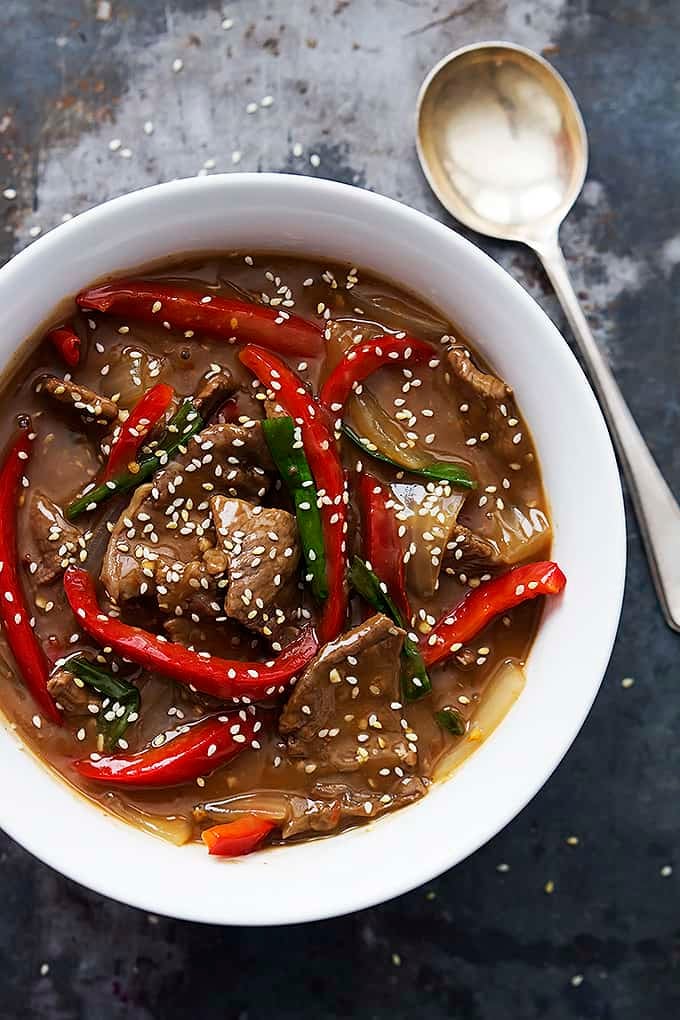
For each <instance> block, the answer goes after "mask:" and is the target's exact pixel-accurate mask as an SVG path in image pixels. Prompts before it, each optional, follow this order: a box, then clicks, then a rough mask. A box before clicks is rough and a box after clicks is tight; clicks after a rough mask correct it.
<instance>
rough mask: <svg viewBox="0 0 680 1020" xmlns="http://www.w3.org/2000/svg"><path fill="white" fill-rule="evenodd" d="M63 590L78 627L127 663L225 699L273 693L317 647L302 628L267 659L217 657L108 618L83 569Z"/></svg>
mask: <svg viewBox="0 0 680 1020" xmlns="http://www.w3.org/2000/svg"><path fill="white" fill-rule="evenodd" d="M64 590H65V592H66V597H67V599H68V601H69V604H70V606H71V609H72V610H73V612H74V613H75V615H76V617H77V618H78V622H79V624H80V626H81V627H82V628H83V630H84V631H85V632H86V633H87V634H89V635H90V637H93V638H94V639H95V640H96V641H98V642H99V643H100V644H101V645H104V646H106V645H108V646H110V647H111V648H112V649H113V651H114V652H116V653H117V654H118V655H122V656H123V658H125V659H128V660H129V661H130V662H136V663H137V664H138V665H139V666H145V667H146V668H147V669H151V670H155V672H157V673H160V674H161V675H162V676H167V677H170V678H171V679H172V680H177V681H179V683H182V684H189V685H191V686H192V687H195V688H196V689H197V690H199V691H203V693H204V694H211V695H212V696H213V697H215V698H222V699H223V700H224V699H228V698H234V699H238V698H248V699H250V700H252V701H257V700H261V699H263V698H268V697H271V696H273V695H274V694H276V693H277V692H278V691H279V690H280V689H282V688H283V687H284V686H285V685H287V684H288V683H289V682H290V680H292V678H293V677H294V676H296V675H299V674H300V672H301V671H302V670H303V669H304V668H305V666H307V665H308V664H309V663H310V662H311V660H312V659H313V658H314V656H315V655H316V652H317V649H318V647H319V643H318V641H317V639H316V636H315V634H314V631H313V630H312V628H311V627H306V628H305V629H304V630H303V631H302V633H301V634H300V636H299V637H298V638H296V640H295V641H293V642H291V644H289V645H287V646H286V647H285V648H284V650H283V651H282V652H281V653H280V654H279V656H278V657H277V658H276V659H274V660H273V661H272V662H270V663H266V662H241V661H240V660H238V659H236V660H231V659H220V658H218V657H217V656H214V655H213V656H211V655H208V654H207V653H206V652H193V651H191V649H189V648H185V646H184V645H181V644H179V643H177V642H174V641H164V640H163V639H162V638H159V637H158V636H157V635H156V634H151V633H149V631H146V630H142V629H141V627H133V626H131V625H130V624H128V623H123V621H122V620H119V619H117V618H116V617H113V616H106V615H105V614H104V613H102V611H101V609H100V608H99V605H98V603H97V596H96V593H95V588H94V583H93V581H92V578H91V577H90V575H89V574H88V573H87V571H86V570H81V569H80V568H79V567H69V568H68V569H67V570H66V572H65V573H64Z"/></svg>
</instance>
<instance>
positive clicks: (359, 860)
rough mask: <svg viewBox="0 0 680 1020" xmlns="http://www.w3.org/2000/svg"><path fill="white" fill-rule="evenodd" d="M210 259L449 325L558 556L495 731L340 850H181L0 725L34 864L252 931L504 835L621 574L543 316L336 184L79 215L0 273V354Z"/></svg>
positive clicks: (255, 187) (542, 773)
mask: <svg viewBox="0 0 680 1020" xmlns="http://www.w3.org/2000/svg"><path fill="white" fill-rule="evenodd" d="M206 249H213V250H214V249H239V250H245V251H248V250H251V251H265V250H267V249H269V250H274V251H279V252H280V251H289V252H300V253H302V254H307V255H310V254H311V255H319V256H322V257H327V258H329V259H340V260H346V261H348V262H351V263H352V264H356V265H358V266H364V267H366V268H367V269H372V270H374V271H375V272H377V273H380V274H382V275H384V276H386V277H388V278H390V279H392V280H394V281H395V282H397V283H400V284H403V285H405V286H406V287H408V288H410V289H411V290H413V291H415V292H416V293H417V294H420V295H422V297H423V298H424V299H425V300H426V301H428V302H431V303H432V304H433V305H434V306H435V307H436V308H438V309H440V310H441V311H442V312H443V313H444V315H445V316H448V317H450V318H451V319H453V320H454V322H457V323H458V324H459V325H460V326H461V327H462V328H463V330H464V331H465V332H466V333H467V335H468V336H469V337H470V338H471V340H472V341H473V342H474V344H475V345H476V346H477V347H478V348H479V350H480V351H481V352H482V353H483V355H484V356H485V357H487V358H488V359H489V361H490V362H491V364H492V365H493V366H494V367H495V368H496V369H498V371H499V372H500V374H501V375H502V376H503V377H504V378H506V379H507V380H509V382H510V383H511V384H512V386H513V387H514V388H515V390H516V393H517V397H518V400H519V405H520V407H521V408H522V411H523V413H524V415H525V416H526V419H527V421H528V423H529V426H530V428H531V431H532V433H533V436H534V439H535V441H536V445H537V448H538V454H539V457H540V460H541V464H542V467H543V474H544V480H545V485H546V489H547V492H548V495H549V498H550V501H551V505H552V514H553V523H554V529H555V543H554V557H555V559H557V560H558V561H559V563H560V564H561V566H562V567H563V569H564V570H565V573H566V574H567V578H568V584H567V588H566V591H565V593H564V595H563V596H562V597H561V598H560V599H559V600H556V601H555V602H551V603H550V605H548V606H547V608H546V611H545V614H544V617H543V621H542V624H541V627H540V630H539V633H538V636H537V638H536V641H535V644H534V647H533V649H532V651H531V655H530V657H529V662H528V666H527V670H526V674H527V684H526V687H525V690H524V692H523V694H522V695H521V697H520V699H519V700H518V702H517V703H516V704H515V705H514V707H513V708H512V710H511V711H510V713H509V714H508V716H507V718H506V719H505V720H504V721H503V722H502V724H501V725H500V726H499V728H498V729H497V730H496V731H495V732H494V733H493V734H492V735H491V737H490V738H489V739H488V740H487V741H486V742H485V743H483V744H482V745H481V746H480V748H479V750H478V751H476V752H475V754H473V755H472V757H471V758H469V759H468V761H467V762H466V763H465V764H464V765H463V766H462V768H460V770H459V771H458V772H456V773H455V774H454V775H453V776H452V777H451V778H450V779H448V780H446V781H444V782H441V783H439V784H436V785H435V786H434V788H433V789H432V791H431V792H430V793H429V794H428V796H427V797H425V798H424V799H423V800H422V801H420V802H418V803H416V804H414V805H412V806H410V807H407V808H406V809H404V810H402V811H399V812H397V813H395V814H393V815H390V816H387V817H384V818H382V819H380V820H376V822H374V823H373V824H371V825H368V826H365V827H362V828H360V829H357V830H354V831H350V832H346V833H344V834H341V835H339V836H335V837H333V838H331V839H324V840H320V841H316V842H311V843H306V844H302V845H298V846H291V847H287V848H283V849H274V850H272V851H269V852H264V853H259V854H254V855H252V856H250V857H244V858H241V859H239V860H236V861H220V860H216V859H215V858H210V857H209V856H208V854H207V853H206V851H205V849H204V848H203V847H201V846H196V845H192V846H186V847H180V848H177V847H174V846H172V845H170V844H168V843H165V842H163V841H161V840H160V839H156V838H154V837H152V836H150V835H147V834H145V833H144V832H142V831H140V830H138V829H135V828H133V827H132V826H128V825H126V824H125V823H123V822H121V821H118V820H117V819H116V818H114V817H112V816H110V815H107V814H105V813H104V812H103V811H102V810H100V809H98V808H97V807H94V806H93V805H92V804H90V803H89V802H88V801H86V800H85V799H84V798H82V797H80V796H77V795H75V794H74V793H73V792H72V791H71V790H70V789H69V788H68V787H67V786H66V784H64V783H62V782H61V781H60V780H59V779H58V778H56V776H54V775H53V774H52V773H51V772H49V771H48V770H46V769H45V768H44V767H43V766H42V765H41V764H40V763H39V762H38V761H37V760H36V759H34V757H33V756H32V755H31V754H27V753H25V752H22V751H21V750H20V749H18V748H17V739H16V737H15V736H14V735H13V734H12V732H11V731H10V730H9V728H7V727H4V726H0V774H2V775H4V776H7V777H9V778H8V783H7V784H6V791H5V795H4V796H3V797H2V798H1V800H0V825H1V826H2V828H3V829H4V830H5V831H6V832H7V833H9V835H10V836H12V837H13V838H14V839H16V840H17V841H18V842H19V843H21V844H22V845H23V846H24V847H26V849H28V850H29V851H31V853H33V854H35V855H36V856H37V857H39V858H40V859H41V860H43V861H45V863H47V864H49V865H51V866H52V867H53V868H56V869H57V870H58V871H61V872H63V874H65V875H68V877H69V878H72V879H75V880H76V881H77V882H81V883H82V884H83V885H86V886H89V887H90V888H91V889H95V890H97V891H98V892H100V893H104V894H105V895H107V896H112V897H114V898H115V899H117V900H122V901H123V902H125V903H129V904H133V905H135V906H137V907H142V908H143V909H145V910H149V911H153V912H155V913H159V914H169V915H172V916H175V917H178V918H186V919H188V920H192V921H208V922H216V923H222V924H243V925H251V924H253V925H254V924H279V923H285V922H296V921H309V920H312V919H317V918H324V917H331V916H333V915H336V914H343V913H346V912H348V911H351V910H357V909H359V908H361V907H367V906H370V905H371V904H374V903H377V902H380V901H382V900H386V899H389V898H390V897H392V896H396V895H398V894H399V893H403V892H406V891H407V890H409V889H412V888H413V887H414V886H417V885H419V884H420V883H422V882H426V881H428V880H430V879H432V878H433V877H434V876H436V875H438V874H439V873H440V872H442V871H445V870H446V869H447V868H450V867H452V865H454V864H457V863H458V862H459V861H461V860H463V858H465V857H466V856H467V855H468V854H470V853H472V852H473V851H474V850H476V849H477V848H478V847H479V846H481V845H482V844H483V843H484V842H486V840H488V839H489V838H490V837H491V836H493V835H494V834H495V833H496V832H498V830H499V829H501V828H502V827H503V826H504V825H505V824H506V823H507V822H509V821H510V819H511V818H513V816H514V815H516V814H517V813H518V812H519V811H520V810H521V809H522V808H523V807H524V806H525V805H526V803H527V802H528V801H529V800H530V798H531V797H533V796H534V794H535V793H536V792H537V790H538V789H539V788H540V787H541V786H542V784H543V783H544V782H545V781H546V779H547V778H548V776H549V775H550V774H551V772H552V771H553V769H554V768H555V767H556V765H557V764H558V762H559V761H560V759H561V758H562V756H563V755H564V753H565V752H566V750H567V748H568V747H569V745H570V744H571V742H572V741H573V740H574V738H575V736H576V734H577V733H578V730H579V728H580V727H581V725H582V723H583V721H584V719H585V716H586V713H587V712H588V709H589V708H590V705H591V703H592V701H593V698H594V697H595V694H596V693H597V690H598V687H599V685H600V682H601V680H602V676H603V674H604V671H605V668H606V666H607V662H608V660H609V655H610V652H611V647H612V643H613V641H614V636H615V633H616V627H617V623H618V619H619V612H620V608H621V600H622V595H623V584H624V571H625V524H624V513H623V503H622V497H621V487H620V483H619V475H618V471H617V467H616V462H615V459H614V454H613V451H612V447H611V443H610V441H609V436H608V434H607V431H606V428H605V424H604V421H603V419H602V415H601V414H600V411H599V408H598V406H597V403H596V402H595V398H594V396H593V394H592V392H591V390H590V387H589V386H588V384H587V382H586V379H585V377H584V375H583V373H582V372H581V369H580V368H579V366H578V364H577V362H576V360H575V359H574V357H573V355H572V354H571V352H570V351H569V348H568V347H567V344H566V343H565V342H564V340H563V338H562V337H561V336H560V334H559V333H558V332H557V330H556V329H555V327H554V326H553V325H552V323H551V322H550V321H549V319H548V318H547V317H546V316H545V315H544V313H543V312H542V311H541V309H540V308H539V307H538V305H537V304H535V302H534V301H533V300H532V299H531V298H530V297H529V296H528V295H527V294H526V293H525V292H524V291H523V290H522V288H521V287H520V286H518V284H516V283H515V282H514V281H513V280H512V279H511V278H510V277H509V276H508V275H507V274H506V273H505V272H504V271H503V270H502V269H500V268H499V266H497V265H496V263H495V262H493V261H492V260H491V259H490V258H488V257H487V256H486V255H485V254H484V253H483V252H481V251H480V250H479V249H478V248H475V247H474V246H473V245H472V244H470V243H469V242H468V241H466V240H464V239H463V238H462V237H459V236H458V235H457V234H455V233H454V232H453V231H451V230H449V229H447V228H446V227H444V226H442V225H441V224H439V223H436V222H435V221H434V220H432V219H429V218H428V217H427V216H424V215H422V213H419V212H415V211H413V210H412V209H409V208H407V207H406V206H403V205H400V204H398V203H397V202H394V201H391V200H390V199H386V198H381V197H380V196H378V195H374V194H371V193H370V192H368V191H361V190H358V189H356V188H352V187H348V186H346V185H343V184H334V183H331V182H327V181H321V180H315V179H310V178H305V177H293V176H288V175H277V174H236V175H229V176H213V177H208V178H202V179H198V178H192V179H191V180H184V181H175V182H173V183H170V184H161V185H158V186H156V187H152V188H148V189H146V190H144V191H138V192H135V193H134V194H131V195H126V196H125V197H123V198H117V199H115V200H114V201H112V202H107V203H106V204H105V205H101V206H98V207H97V208H95V209H91V210H90V211H89V212H86V213H83V214H82V215H81V216H78V217H77V218H76V219H74V220H72V221H70V222H68V223H66V224H64V225H63V226H60V227H57V229H55V230H53V231H52V232H51V233H49V234H47V235H46V236H45V237H43V238H41V239H40V240H38V241H36V242H34V243H33V244H32V245H31V246H30V247H29V248H27V249H26V250H25V251H23V252H21V254H19V255H17V257H16V258H14V259H13V260H12V261H11V262H10V263H9V264H8V265H6V266H5V267H4V268H3V269H2V270H0V307H1V308H2V309H3V324H2V327H3V328H2V331H1V332H0V361H1V362H2V363H6V362H7V361H8V360H9V359H10V358H11V356H12V354H13V352H14V351H15V349H16V348H17V346H18V345H19V344H21V342H22V340H23V339H24V338H25V337H26V336H28V335H29V334H31V333H32V332H33V331H34V330H35V329H36V328H37V327H38V326H39V325H40V324H41V323H42V322H43V321H44V320H45V319H46V318H47V317H48V316H49V315H50V314H51V313H52V311H53V309H54V308H55V306H56V305H57V304H58V303H59V302H60V301H61V300H62V299H63V297H64V296H65V295H69V294H73V293H75V292H76V291H77V290H79V289H80V288H81V287H83V286H84V285H85V284H87V283H89V282H90V281H92V280H95V279H96V278H97V277H99V276H101V275H103V274H105V273H109V272H113V271H117V270H125V269H126V268H129V267H135V266H139V265H140V264H142V263H144V262H147V261H151V260H154V259H158V258H159V257H162V256H166V255H168V254H172V253H177V252H194V251H195V252H200V251H202V250H206ZM592 522H596V525H595V526H594V527H593V526H592ZM603 796H605V795H604V794H603ZM50 820H51V823H52V824H48V821H50ZM55 823H56V824H55Z"/></svg>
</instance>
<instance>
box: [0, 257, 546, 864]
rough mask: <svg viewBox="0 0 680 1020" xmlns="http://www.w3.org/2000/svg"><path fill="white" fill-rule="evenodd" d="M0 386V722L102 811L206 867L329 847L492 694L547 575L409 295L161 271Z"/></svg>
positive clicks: (291, 265) (503, 438) (382, 288)
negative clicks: (271, 848)
mask: <svg viewBox="0 0 680 1020" xmlns="http://www.w3.org/2000/svg"><path fill="white" fill-rule="evenodd" d="M2 399H3V405H4V408H5V411H4V414H3V419H2V421H3V425H2V428H3V434H2V443H3V445H4V453H3V454H2V463H1V466H0V620H1V622H2V644H1V645H0V667H2V682H1V685H0V692H1V693H0V706H1V707H2V709H3V712H4V714H5V716H6V718H7V719H8V720H9V723H10V725H11V726H12V727H13V728H14V729H16V731H17V732H18V734H19V735H20V737H21V738H22V739H23V741H24V742H25V743H26V744H27V746H28V747H29V748H30V749H31V750H32V751H33V752H34V753H35V754H36V755H37V756H38V757H39V758H40V759H41V760H43V761H45V762H46V763H47V764H48V765H49V766H50V767H51V768H52V769H54V770H55V771H56V772H57V773H59V774H60V775H61V776H62V777H63V778H64V779H65V780H66V781H67V782H68V783H70V784H71V785H72V786H73V787H75V788H76V789H77V790H78V791H80V792H81V793H82V794H84V795H85V796H87V797H88V798H90V799H91V800H93V801H95V802H96V803H98V804H99V805H101V806H103V807H105V808H106V809H107V810H109V811H111V812H112V813H114V814H116V815H117V816H119V817H121V818H123V819H125V820H127V821H129V822H131V823H133V824H135V825H138V826H141V827H143V828H144V829H146V830H148V831H150V832H153V833H156V834H158V835H161V836H164V837H165V838H167V839H170V840H172V841H174V842H175V843H177V844H183V843H187V842H191V841H198V842H199V843H200V842H201V841H202V843H203V844H204V845H205V847H206V848H207V851H208V852H209V853H210V854H214V855H218V856H225V857H235V856H239V855H242V854H246V853H250V852H252V851H254V850H257V849H261V848H263V847H265V846H268V845H271V844H272V843H274V844H276V843H288V842H290V841H294V842H295V841H298V840H300V839H305V838H311V837H317V836H319V835H321V834H330V833H336V832H339V831H341V830H343V829H345V828H347V827H350V826H356V825H359V824H362V823H366V822H369V821H371V820H373V819H376V818H378V817H379V816H380V815H382V814H383V813H386V812H390V811H393V810H395V809H397V808H400V807H402V806H404V805H406V804H409V803H411V802H413V801H416V800H418V799H419V798H421V797H423V796H424V795H425V794H426V793H427V790H428V788H429V787H430V786H431V785H432V783H433V782H434V781H436V780H437V779H438V778H439V777H441V776H444V775H446V774H448V773H449V772H450V771H451V769H452V768H453V767H454V766H455V765H456V764H457V763H459V762H460V761H461V760H462V759H463V758H464V757H465V756H466V755H467V754H468V753H470V751H471V750H473V749H474V748H475V747H478V746H479V745H480V743H481V742H482V741H483V740H484V739H485V738H486V737H488V736H489V734H490V733H491V731H492V729H493V728H494V726H495V725H496V724H497V723H498V722H499V721H500V719H501V718H502V716H503V715H504V714H505V712H506V711H507V710H508V708H509V707H510V705H511V704H512V702H513V700H514V699H515V698H516V697H517V696H518V694H519V692H520V691H521V687H522V667H523V665H524V663H525V660H526V657H527V654H528V652H529V650H530V646H531V643H532V640H533V638H534V635H535V633H536V630H537V628H538V626H539V623H540V617H541V612H542V607H543V604H544V602H545V599H544V596H556V595H559V593H560V592H561V591H562V589H563V587H564V585H565V577H564V574H563V573H562V571H561V570H560V568H559V567H558V566H557V564H556V563H554V562H552V561H551V560H550V547H551V526H550V519H549V512H548V504H547V501H546V497H545V494H544V492H543V488H542V483H541V475H540V468H539V464H538V462H537V458H536V452H535V449H534V446H533V443H532V439H531V436H530V434H529V432H528V430H527V427H526V425H525V424H524V422H523V420H522V415H521V412H520V410H519V409H518V407H517V404H516V402H515V398H514V396H513V391H512V389H511V388H510V386H508V385H507V384H506V383H505V382H504V381H503V380H502V379H500V378H498V377H497V376H495V375H493V374H492V372H491V371H490V369H489V366H487V365H486V364H485V363H484V362H483V360H482V359H481V358H480V356H479V355H478V354H477V352H475V351H474V350H473V349H472V348H471V346H470V344H469V343H468V341H467V340H466V339H465V338H464V337H463V336H462V335H461V333H460V332H459V331H458V330H456V329H455V328H454V327H453V326H452V325H451V324H450V323H448V322H446V321H444V320H442V318H441V316H440V315H439V314H438V313H437V312H436V311H434V310H432V309H431V308H429V307H428V306H427V305H425V304H423V303H422V302H421V301H420V300H419V299H417V298H416V297H414V296H413V295H412V294H410V293H408V292H405V291H403V290H401V289H400V288H398V287H396V286H394V285H393V284H391V283H389V282H386V281H384V280H382V279H379V278H378V277H375V276H372V275H371V274H368V273H365V272H363V271H359V270H358V269H356V268H355V267H350V266H346V265H338V264H330V263H327V262H320V260H318V259H316V260H311V259H302V258H298V257H292V256H285V255H269V254H261V255H257V254H252V255H251V254H248V255H245V254H243V253H229V254H226V255H217V256H215V255H210V256H205V257H203V258H202V259H200V260H194V261H187V262H177V261H175V262H168V263H167V264H165V265H163V266H160V267H159V266H154V267H150V268H148V269H147V270H143V271H140V272H138V273H136V274H135V276H134V278H115V279H110V280H107V281H103V282H97V283H95V284H94V285H93V286H92V287H89V288H87V289H85V290H83V291H82V292H81V293H79V294H78V295H76V296H75V298H73V299H69V300H68V301H65V302H64V303H63V305H62V306H61V307H60V309H59V311H58V314H55V316H54V317H53V320H52V321H51V322H50V323H49V324H48V327H47V328H46V329H43V330H42V331H41V334H40V336H38V337H36V338H34V340H33V342H32V343H29V344H27V345H26V349H25V351H24V352H23V357H22V358H21V359H20V363H19V364H18V366H17V365H15V366H14V368H13V370H12V372H11V374H10V375H9V376H8V377H7V378H6V379H5V382H4V384H3V392H2ZM454 781H455V780H454Z"/></svg>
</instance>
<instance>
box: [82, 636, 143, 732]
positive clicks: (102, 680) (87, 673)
mask: <svg viewBox="0 0 680 1020" xmlns="http://www.w3.org/2000/svg"><path fill="white" fill-rule="evenodd" d="M64 669H67V670H68V671H69V672H70V673H73V674H74V676H77V677H78V679H79V680H82V681H83V683H84V684H85V685H86V686H87V687H91V688H92V690H94V691H96V692H97V694H101V695H102V697H103V698H104V699H105V702H106V700H107V699H108V701H109V704H107V705H106V708H103V710H102V711H100V712H99V714H98V716H97V726H98V729H99V732H100V733H103V734H104V737H105V740H106V744H107V747H108V748H110V749H111V748H114V747H116V745H117V743H118V741H119V739H120V738H121V737H122V736H123V734H124V733H125V730H126V729H127V728H128V726H129V725H130V716H131V715H134V714H135V713H136V714H137V715H139V709H140V705H141V697H140V694H139V690H138V689H137V687H135V685H134V684H131V683H129V681H127V680H121V679H119V678H118V677H115V676H112V674H111V673H108V672H107V671H106V670H105V669H101V668H100V667H99V666H95V665H93V664H92V663H91V662H89V661H88V660H87V659H84V658H82V657H80V656H77V657H75V658H73V659H69V660H68V661H67V662H65V663H64ZM121 708H122V709H123V712H120V709H121ZM109 712H113V713H114V718H113V719H111V720H110V721H109V720H108V719H106V718H105V716H106V715H107V714H108V713H109ZM119 712H120V714H119Z"/></svg>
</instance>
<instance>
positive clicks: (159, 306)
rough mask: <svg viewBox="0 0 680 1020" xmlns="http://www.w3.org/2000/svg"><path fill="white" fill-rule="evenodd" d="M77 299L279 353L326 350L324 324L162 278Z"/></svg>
mask: <svg viewBox="0 0 680 1020" xmlns="http://www.w3.org/2000/svg"><path fill="white" fill-rule="evenodd" d="M76 302H77V304H78V306H79V307H80V308H83V309H87V310H90V311H98V312H108V313H109V314H110V315H118V316H120V317H122V318H129V319H132V320H134V321H139V322H157V323H159V324H160V323H163V322H169V323H170V326H171V328H172V329H181V330H183V331H187V330H192V331H194V332H198V333H201V334H202V335H208V336H213V337H218V338H219V339H220V340H228V341H232V342H235V343H249V342H250V343H253V342H254V343H258V344H261V345H262V346H263V347H267V348H270V349H271V350H273V351H280V352H281V354H305V355H308V356H311V357H315V356H317V355H320V354H321V353H322V352H323V334H322V331H321V329H320V327H319V326H315V325H314V324H313V323H311V322H307V321H306V320H305V319H301V318H300V317H299V316H298V315H290V314H289V313H288V312H287V311H285V310H283V309H280V308H270V307H268V306H267V305H258V304H255V302H250V301H241V300H239V299H238V298H226V297H220V296H219V295H218V294H210V293H206V292H205V291H204V292H201V291H198V290H190V289H189V288H187V287H176V286H174V285H172V284H167V283H161V281H160V280H116V281H115V282H114V283H107V284H103V285H102V286H100V287H90V288H89V289H88V290H84V291H81V293H80V294H78V296H77V297H76Z"/></svg>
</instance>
